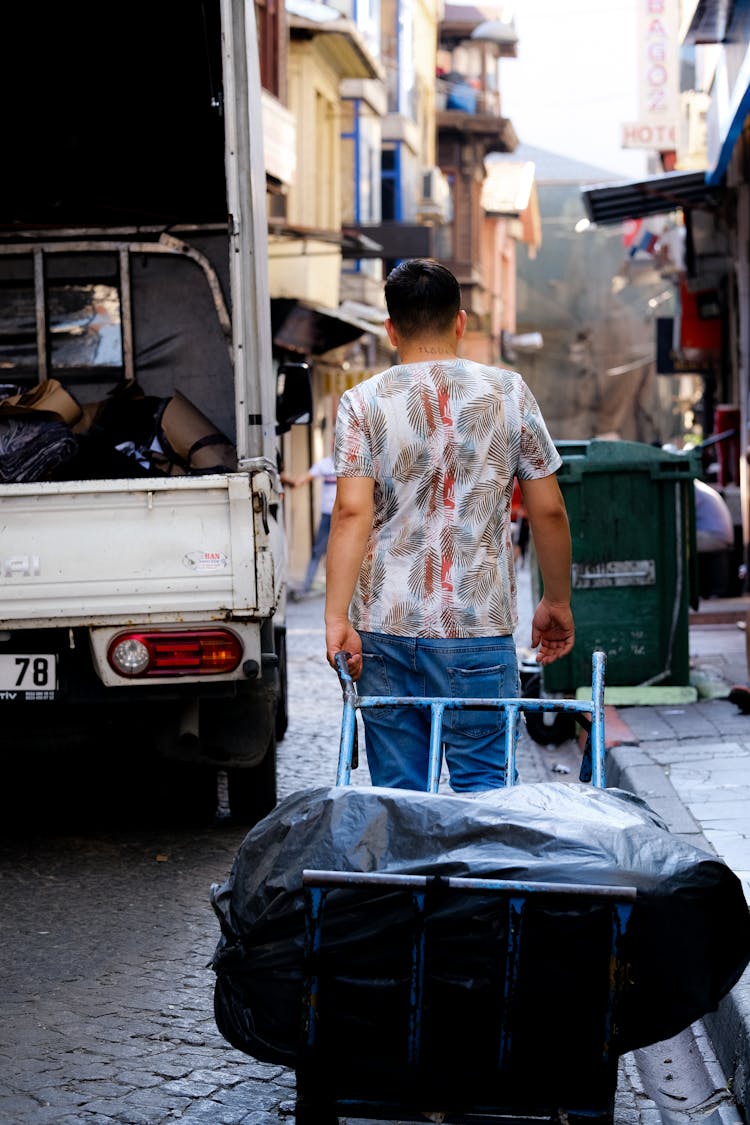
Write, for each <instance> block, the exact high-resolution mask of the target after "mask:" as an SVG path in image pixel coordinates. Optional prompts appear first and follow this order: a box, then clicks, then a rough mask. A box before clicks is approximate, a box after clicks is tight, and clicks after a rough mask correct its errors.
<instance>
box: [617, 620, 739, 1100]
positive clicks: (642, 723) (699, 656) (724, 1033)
mask: <svg viewBox="0 0 750 1125" xmlns="http://www.w3.org/2000/svg"><path fill="white" fill-rule="evenodd" d="M694 616H697V615H694ZM708 618H709V615H708V614H707V615H706V623H700V622H699V621H695V622H694V623H693V624H692V625H691V626H690V628H689V652H690V665H691V681H692V682H693V683H694V684H695V686H696V687H697V688H698V693H699V696H698V700H697V702H695V703H689V704H685V705H680V706H650V707H618V708H617V709H616V720H617V721H616V723H615V724H613V725H614V727H615V729H616V740H617V741H618V742H619V745H611V744H609V743H610V738H609V735H608V737H607V741H608V744H609V745H608V753H607V784H608V785H609V786H617V787H619V788H622V789H627V790H630V791H631V792H634V793H637V794H638V796H640V797H642V798H643V799H644V800H645V801H647V802H648V804H649V805H650V806H651V807H652V808H653V809H654V810H655V811H656V812H657V813H659V814H660V815H661V816H662V817H663V818H664V820H665V821H666V823H667V824H668V826H669V828H670V830H671V831H672V832H674V833H675V834H677V835H679V836H680V837H682V838H684V839H685V840H687V841H689V842H690V843H691V844H693V845H695V846H696V847H699V848H703V849H704V850H705V851H708V852H713V853H715V854H716V855H718V856H720V857H721V858H722V859H723V860H724V861H725V862H726V863H727V864H728V865H729V867H731V868H732V870H733V871H734V872H735V873H736V874H737V875H738V876H739V878H740V879H741V880H742V883H743V887H744V890H745V896H746V898H747V899H748V902H750V816H749V815H748V805H749V803H750V715H746V714H743V713H742V712H741V711H740V710H739V709H738V708H737V707H736V706H735V705H734V704H732V703H730V702H729V700H728V699H727V695H728V692H729V689H730V687H731V686H732V685H733V684H735V683H740V684H744V683H746V682H748V666H747V655H746V648H745V632H744V629H742V628H741V627H740V626H738V624H737V623H735V622H725V623H721V622H711V621H710V620H709V619H708ZM741 624H742V623H741ZM704 1023H705V1025H706V1027H707V1029H708V1032H709V1035H710V1036H711V1040H712V1043H713V1046H714V1049H715V1050H716V1053H717V1056H718V1058H719V1061H720V1063H721V1065H722V1068H723V1070H724V1073H725V1075H726V1077H727V1078H728V1080H729V1081H730V1082H731V1085H732V1091H733V1094H734V1096H735V1098H736V1100H737V1103H738V1105H739V1106H740V1107H741V1109H742V1111H743V1113H744V1117H745V1120H746V1121H747V1120H750V969H748V970H746V971H745V974H744V975H743V977H742V979H741V980H740V981H739V982H738V984H737V985H736V986H735V987H734V989H733V990H732V991H731V993H730V994H729V995H728V996H727V997H725V999H724V1000H723V1001H722V1002H721V1004H720V1005H719V1008H718V1010H717V1011H716V1012H715V1013H710V1014H709V1015H708V1016H706V1017H705V1019H704Z"/></svg>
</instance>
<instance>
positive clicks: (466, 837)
mask: <svg viewBox="0 0 750 1125" xmlns="http://www.w3.org/2000/svg"><path fill="white" fill-rule="evenodd" d="M305 869H321V870H340V871H347V872H381V873H390V874H416V875H428V876H435V875H443V876H468V877H470V878H495V879H512V880H517V881H523V882H532V883H538V882H544V883H554V884H561V883H566V884H569V883H575V884H584V885H586V886H591V885H596V886H602V885H610V886H633V887H635V888H636V890H637V898H636V901H635V905H634V907H633V912H632V916H631V920H630V924H629V927H628V930H627V935H626V945H625V959H626V963H627V968H626V971H625V972H624V973H623V974H622V975H621V979H620V986H621V994H620V1000H619V1002H618V1011H617V1019H616V1023H615V1028H614V1036H615V1038H614V1042H613V1047H614V1049H615V1050H616V1052H617V1053H618V1054H621V1053H623V1052H625V1051H629V1050H632V1049H634V1048H636V1047H641V1046H646V1045H648V1044H649V1043H654V1042H658V1041H660V1040H663V1039H666V1038H669V1037H671V1036H672V1035H676V1034H677V1033H678V1032H679V1031H681V1030H683V1029H684V1028H686V1027H687V1026H689V1025H690V1024H691V1023H692V1022H694V1021H695V1020H696V1019H699V1018H700V1017H702V1016H703V1015H704V1014H705V1013H706V1012H708V1011H711V1010H713V1009H714V1008H715V1007H716V1005H717V1004H718V1002H719V1001H720V1000H721V998H722V997H723V996H724V995H725V994H726V993H727V992H728V991H729V990H730V989H731V988H732V987H733V985H734V984H735V983H736V982H737V981H738V980H739V978H740V976H741V975H742V972H743V971H744V969H745V967H746V965H747V964H748V961H749V960H750V913H749V912H748V907H747V904H746V902H745V899H744V896H743V893H742V887H741V883H740V880H739V879H738V878H737V876H736V875H735V874H734V873H733V872H732V871H731V869H730V868H729V867H728V866H727V865H726V864H725V863H724V862H723V861H721V860H719V859H716V858H715V857H713V856H711V855H709V854H708V853H707V852H704V851H702V850H700V849H697V848H695V847H693V846H691V845H689V844H687V843H685V842H683V841H681V840H680V839H679V838H677V837H675V836H673V835H671V834H670V833H669V831H668V830H667V828H666V826H665V825H664V823H663V822H662V821H661V819H660V818H659V817H658V816H657V815H656V813H654V812H653V810H651V809H650V808H649V807H648V805H647V804H645V802H643V801H642V800H641V799H640V798H638V797H635V796H633V795H632V794H629V793H626V792H625V791H623V790H618V789H598V788H594V787H591V786H587V785H582V784H555V783H540V784H525V785H519V786H515V787H511V788H508V789H499V790H494V791H492V792H489V793H482V794H473V795H463V796H458V795H453V794H442V793H441V794H429V793H416V792H411V791H406V790H395V789H376V788H365V787H362V788H360V787H332V788H327V789H315V790H311V791H309V792H304V793H299V794H295V795H293V796H292V797H290V798H288V799H286V800H285V801H283V802H281V803H280V804H279V806H278V807H277V808H276V809H275V810H274V812H272V813H271V814H270V815H269V816H267V817H266V818H265V819H264V820H263V821H261V822H260V823H259V824H258V825H256V826H255V828H253V829H252V830H251V831H250V832H249V834H248V835H247V837H246V838H245V840H244V841H243V843H242V845H241V847H240V849H239V851H238V854H237V856H236V858H235V861H234V864H233V867H232V870H231V873H230V875H229V878H228V879H227V880H226V882H224V883H223V884H221V885H214V886H213V887H212V888H211V902H212V905H213V907H214V910H215V911H216V914H217V916H218V918H219V921H220V926H221V937H220V940H219V942H218V945H217V948H216V951H215V953H214V957H213V960H212V962H211V967H212V968H213V969H214V970H215V972H216V983H215V992H214V1009H215V1017H216V1022H217V1026H218V1028H219V1030H220V1032H221V1034H222V1035H223V1036H224V1037H225V1038H226V1039H227V1040H228V1041H229V1042H230V1043H232V1044H233V1045H234V1046H235V1047H237V1048H239V1049H240V1050H242V1051H244V1052H246V1053H247V1054H250V1055H252V1056H254V1057H255V1058H258V1059H260V1060H263V1061H268V1062H277V1063H282V1064H284V1065H288V1066H293V1065H295V1064H296V1062H297V1061H298V1058H299V1050H300V1042H301V1040H300V1034H301V1026H302V1020H301V1015H302V1010H303V1000H304V987H303V980H304V970H303V954H304V932H305V907H304V897H303V891H302V872H303V870H305ZM409 910H410V907H409V905H408V904H407V903H405V902H401V901H400V900H399V898H398V896H396V895H394V894H392V893H391V894H385V895H384V894H383V893H382V892H380V893H378V894H372V895H370V896H369V898H368V897H367V896H365V897H364V898H363V895H362V893H361V892H359V893H356V892H353V891H349V890H337V891H334V892H332V895H331V898H330V899H329V905H328V907H327V916H326V917H327V920H326V927H325V929H324V947H325V950H326V955H327V956H328V958H329V961H330V963H331V964H333V965H334V966H335V967H334V970H333V974H332V975H333V976H334V977H336V976H338V978H339V980H344V979H346V981H347V982H348V984H347V986H348V991H346V989H345V990H344V991H343V992H341V997H342V999H341V1001H340V1003H341V1005H345V1006H348V1007H350V1008H351V1009H352V1010H351V1011H350V1012H348V1013H346V1012H345V1013H343V1016H344V1021H343V1026H344V1027H345V1029H346V1031H345V1034H346V1035H352V1036H356V1037H357V1041H358V1043H359V1044H360V1045H361V1049H362V1051H366V1050H368V1049H372V1050H379V1049H380V1050H381V1051H382V1049H387V1048H388V1047H389V1045H390V1044H391V1042H392V1040H393V1038H394V1034H395V1032H394V1028H393V1026H392V1024H393V1018H394V1011H396V1010H397V1008H393V1007H392V1006H390V1007H389V1003H388V1000H387V995H388V992H389V989H390V987H391V986H392V985H394V982H398V981H400V982H401V983H402V984H403V986H404V989H405V990H406V991H407V992H408V986H409V973H410V968H409V955H408V946H409V941H410V939H409V933H410V932H411V931H410V925H411V921H410V914H409ZM497 918H498V912H497V910H496V909H495V908H494V906H493V904H492V903H490V901H489V900H488V899H486V898H485V897H484V895H483V894H482V895H476V896H466V895H464V896H458V897H453V898H450V897H447V898H446V899H445V900H444V901H443V902H442V903H438V904H437V905H436V907H435V918H434V919H433V920H432V923H431V924H432V929H433V944H432V949H433V951H434V952H433V954H432V968H431V969H429V970H428V972H432V973H433V975H434V978H435V979H434V980H433V981H432V987H433V992H434V997H435V1000H434V1002H433V1011H435V1012H437V1013H438V1015H439V1017H440V1020H441V1023H442V1024H446V1022H447V1024H448V1025H451V1026H453V1025H455V1024H456V1022H457V1021H460V1026H461V1027H463V1026H464V1025H465V1026H466V1027H467V1029H468V1027H471V1028H472V1029H476V1028H479V1029H480V1031H479V1032H478V1035H477V1036H476V1037H475V1038H474V1041H473V1045H472V1047H471V1050H472V1052H473V1053H474V1054H476V1051H477V1050H478V1049H480V1048H479V1047H478V1044H480V1045H481V1043H482V1042H483V1041H484V1040H485V1039H491V1038H492V1028H493V1024H498V1023H499V1022H501V1020H502V1010H501V1009H502V995H501V994H502V987H503V985H502V980H501V979H500V977H498V975H497V974H502V966H497V967H493V958H494V959H497V958H496V954H495V949H496V948H500V947H501V944H502V937H503V935H502V934H499V933H498V932H497V930H498V925H500V926H502V923H498V921H497ZM428 924H430V923H429V922H428ZM571 925H572V928H571ZM606 925H607V926H609V923H606ZM602 926H603V923H602V922H601V918H600V917H599V916H598V915H597V914H596V912H594V913H593V914H592V912H591V910H590V908H589V907H588V906H586V907H584V906H581V908H580V909H578V908H577V907H576V905H575V902H574V903H573V904H572V905H571V904H570V903H568V904H566V905H565V906H564V907H559V906H556V907H553V908H552V909H550V910H546V911H542V912H541V914H540V917H539V918H538V919H537V923H536V924H535V926H532V927H530V928H529V930H528V933H527V934H526V937H525V938H524V939H523V940H524V941H525V942H526V947H525V948H526V953H527V961H529V962H530V968H529V971H528V972H527V977H528V978H529V979H530V980H531V982H532V983H531V984H530V985H527V986H526V987H527V993H526V994H525V995H524V996H523V997H522V1002H521V1003H520V1004H519V1005H518V1008H517V1011H518V1012H519V1013H523V1018H524V1019H526V1020H528V1021H532V1022H533V1025H534V1026H533V1036H534V1043H535V1050H541V1049H543V1048H544V1047H545V1046H546V1047H548V1049H549V1051H550V1052H551V1053H553V1054H554V1056H555V1057H558V1058H559V1057H562V1056H565V1057H567V1058H573V1057H575V1051H577V1050H580V1049H581V1046H582V1042H581V1040H582V1037H583V1039H584V1048H585V1034H586V1031H585V1027H584V1024H585V1011H586V1009H587V1007H590V1006H591V1005H596V1004H598V1005H600V1006H601V1005H602V998H601V996H600V995H599V994H597V995H594V991H593V990H594V988H595V987H597V988H598V987H599V986H598V985H597V986H594V985H593V984H592V983H590V978H591V980H593V971H591V972H590V969H591V970H593V967H594V965H595V962H596V960H597V958H598V957H601V955H602V954H601V950H597V948H595V947H596V946H597V945H598V946H601V947H602V949H603V950H604V956H609V953H608V948H609V947H608V945H607V940H608V939H607V937H606V935H603V933H602ZM506 936H507V935H506ZM498 942H500V945H498V944H497V943H498ZM495 968H497V973H496V972H495ZM561 982H562V983H561ZM429 986H430V982H429V981H428V987H429ZM561 988H562V992H561ZM402 991H403V989H402ZM553 991H554V992H555V995H556V997H557V999H556V1005H557V1009H556V1010H555V1011H553V1012H549V1011H546V1008H545V1006H546V1005H547V1003H548V997H549V996H550V995H551V994H552V992H553ZM561 997H562V999H561ZM561 1009H562V1010H561ZM513 1018H514V1019H517V1018H520V1017H519V1016H514V1017H513ZM461 1034H462V1033H459V1040H460V1039H461ZM467 1041H468V1040H467ZM368 1044H369V1045H370V1046H369V1048H368V1046H367V1045H368ZM455 1049H456V1048H455V1042H454V1044H453V1047H452V1054H453V1057H452V1058H449V1059H447V1060H446V1062H447V1064H449V1065H451V1066H452V1067H454V1068H455V1066H456V1058H455ZM467 1051H468V1048H467ZM570 1051H572V1052H573V1055H570V1054H569V1052H570ZM467 1057H468V1056H467ZM433 1073H435V1070H434V1067H433Z"/></svg>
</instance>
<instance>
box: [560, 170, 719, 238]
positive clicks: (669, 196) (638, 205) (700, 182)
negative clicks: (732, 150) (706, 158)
mask: <svg viewBox="0 0 750 1125" xmlns="http://www.w3.org/2000/svg"><path fill="white" fill-rule="evenodd" d="M719 194H720V193H719V191H718V189H717V188H716V187H715V186H713V185H711V184H709V183H707V182H706V173H705V172H665V173H664V174H663V175H661V176H650V177H649V178H648V179H645V180H623V181H622V182H619V181H618V182H617V183H612V184H590V185H588V186H587V187H582V188H581V196H582V198H583V205H584V207H585V208H586V214H587V215H588V218H589V221H590V222H592V223H598V224H599V225H600V226H605V225H606V224H607V223H620V222H623V220H625V219H642V218H644V217H645V216H646V215H664V214H666V213H667V212H669V211H676V210H677V209H678V208H683V209H685V208H688V209H689V208H691V207H701V208H705V209H709V210H710V209H711V208H713V207H715V206H716V205H717V204H718V202H719Z"/></svg>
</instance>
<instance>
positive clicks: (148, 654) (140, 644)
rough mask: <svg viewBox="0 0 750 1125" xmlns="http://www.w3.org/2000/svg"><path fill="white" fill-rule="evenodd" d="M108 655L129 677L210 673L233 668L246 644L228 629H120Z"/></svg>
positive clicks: (119, 670)
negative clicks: (133, 630) (151, 630)
mask: <svg viewBox="0 0 750 1125" xmlns="http://www.w3.org/2000/svg"><path fill="white" fill-rule="evenodd" d="M107 659H108V660H109V663H110V665H111V666H112V667H113V668H114V670H115V671H116V672H118V673H119V675H121V676H127V677H128V678H129V679H132V678H134V677H139V678H140V677H143V678H146V677H148V676H210V675H216V674H217V673H219V672H233V671H234V669H235V668H236V667H237V666H238V664H239V663H240V660H241V659H242V645H241V644H240V641H239V639H238V638H237V637H236V636H235V634H234V633H231V632H230V631H229V630H228V629H196V630H194V631H192V632H187V631H185V632H175V633H160V632H149V633H145V632H137V633H120V634H119V635H118V636H117V637H115V638H114V640H113V641H112V643H111V644H110V646H109V649H108V651H107Z"/></svg>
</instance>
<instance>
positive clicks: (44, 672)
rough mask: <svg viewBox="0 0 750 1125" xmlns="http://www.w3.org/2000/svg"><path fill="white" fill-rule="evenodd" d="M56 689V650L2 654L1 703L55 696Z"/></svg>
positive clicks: (0, 675)
mask: <svg viewBox="0 0 750 1125" xmlns="http://www.w3.org/2000/svg"><path fill="white" fill-rule="evenodd" d="M56 689H57V657H56V656H55V655H54V653H38V652H24V653H15V654H12V653H2V654H0V703H3V702H4V703H14V702H19V701H23V702H31V701H34V702H37V701H39V700H45V699H54V698H55V691H56Z"/></svg>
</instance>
